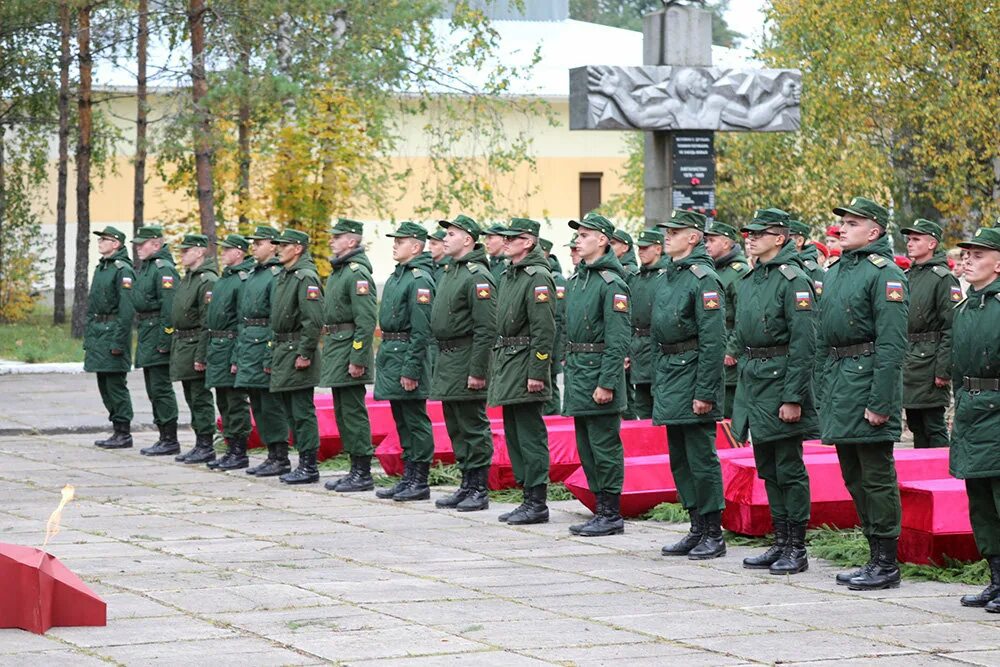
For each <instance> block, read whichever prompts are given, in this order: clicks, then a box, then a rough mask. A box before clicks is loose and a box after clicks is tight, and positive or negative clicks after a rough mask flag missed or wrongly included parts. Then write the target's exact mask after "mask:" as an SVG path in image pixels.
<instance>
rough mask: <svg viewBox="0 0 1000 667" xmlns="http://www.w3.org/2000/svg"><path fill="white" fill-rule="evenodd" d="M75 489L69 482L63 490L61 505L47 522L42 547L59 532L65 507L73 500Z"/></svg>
mask: <svg viewBox="0 0 1000 667" xmlns="http://www.w3.org/2000/svg"><path fill="white" fill-rule="evenodd" d="M74 493H75V492H74V489H73V486H72V485H71V484H67V485H66V486H64V487H63V490H62V500H60V501H59V507H57V508H56V511H55V512H53V513H52V514H51V515H49V520H48V521H46V522H45V543H44V544H42V547H45V546H46V545H47V544H48V543H49V540H51V539H52V538H53V537H55V536H56V535H58V534H59V522H60V521H62V513H63V509H64V508H65V507H66V505H67V504H68V503H69V501H71V500H73V495H74Z"/></svg>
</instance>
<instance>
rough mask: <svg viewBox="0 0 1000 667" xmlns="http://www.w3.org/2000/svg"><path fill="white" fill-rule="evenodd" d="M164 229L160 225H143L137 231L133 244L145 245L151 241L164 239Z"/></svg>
mask: <svg viewBox="0 0 1000 667" xmlns="http://www.w3.org/2000/svg"><path fill="white" fill-rule="evenodd" d="M162 238H163V227H161V226H160V225H143V226H142V227H140V228H139V229H137V230H136V232H135V236H133V237H132V243H145V242H146V241H148V240H149V239H162Z"/></svg>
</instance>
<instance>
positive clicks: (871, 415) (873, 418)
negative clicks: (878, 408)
mask: <svg viewBox="0 0 1000 667" xmlns="http://www.w3.org/2000/svg"><path fill="white" fill-rule="evenodd" d="M865 419H867V420H868V423H869V424H871V425H872V426H881V425H882V424H884V423H886V422H887V421H889V415H880V414H879V413H877V412H872V411H871V410H869V409H868V408H865Z"/></svg>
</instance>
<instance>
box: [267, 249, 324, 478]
mask: <svg viewBox="0 0 1000 667" xmlns="http://www.w3.org/2000/svg"><path fill="white" fill-rule="evenodd" d="M309 240H310V239H309V235H308V234H306V233H305V232H300V231H299V230H297V229H286V230H285V231H284V232H282V233H281V236H279V237H278V238H276V239H275V240H274V243H275V244H277V246H278V259H280V260H281V266H282V271H281V273H280V274H278V277H277V280H276V281H275V283H274V288H273V290H272V292H271V329H273V330H274V339H273V341H272V348H271V361H270V365H269V367H268V368H265V369H264V372H265V373H269V374H270V376H271V386H270V389H271V393H272V394H275V395H276V396H277V397H278V398H280V399H281V403H282V407H284V409H285V415H286V416H287V419H288V424H289V425H290V426H291V428H292V434H293V436H294V438H295V450H296V451H297V452H298V453H299V463H298V465H297V466H296V468H295V470H292V471H291V472H288V473H285V474H283V475H281V476H279V477H278V479H279V480H280V481H282V482H283V483H285V484H313V483H315V482H318V481H319V469H318V468H317V467H316V453H317V452H318V451H319V425H318V424H317V422H316V405H315V404H314V403H313V390H314V389H315V387H316V385H317V384H319V376H320V369H321V368H322V365H323V359H322V356H321V354H320V350H319V347H318V344H319V336H320V326H321V325H322V324H323V288H322V286H321V285H320V282H319V272H318V271H317V270H316V263H315V262H313V258H312V255H311V254H310V253H309ZM257 474H258V475H259V474H260V473H259V472H258V473H257Z"/></svg>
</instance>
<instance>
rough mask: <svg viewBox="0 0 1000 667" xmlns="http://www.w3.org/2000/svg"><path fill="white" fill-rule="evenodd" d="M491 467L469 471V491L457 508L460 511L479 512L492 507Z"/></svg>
mask: <svg viewBox="0 0 1000 667" xmlns="http://www.w3.org/2000/svg"><path fill="white" fill-rule="evenodd" d="M489 474H490V469H489V468H476V469H475V470H470V471H469V493H468V494H467V495H466V496H465V498H463V499H462V501H461V502H460V503H458V506H457V507H456V508H455V509H457V510H458V511H459V512H478V511H480V510H485V509H489V508H490V489H489V486H488V485H487V483H488V481H489Z"/></svg>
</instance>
